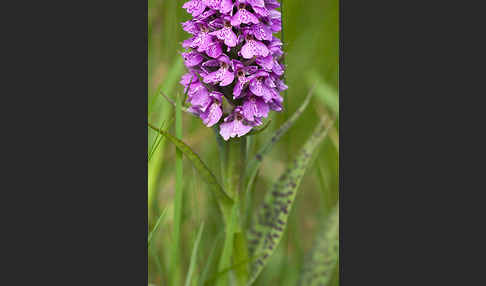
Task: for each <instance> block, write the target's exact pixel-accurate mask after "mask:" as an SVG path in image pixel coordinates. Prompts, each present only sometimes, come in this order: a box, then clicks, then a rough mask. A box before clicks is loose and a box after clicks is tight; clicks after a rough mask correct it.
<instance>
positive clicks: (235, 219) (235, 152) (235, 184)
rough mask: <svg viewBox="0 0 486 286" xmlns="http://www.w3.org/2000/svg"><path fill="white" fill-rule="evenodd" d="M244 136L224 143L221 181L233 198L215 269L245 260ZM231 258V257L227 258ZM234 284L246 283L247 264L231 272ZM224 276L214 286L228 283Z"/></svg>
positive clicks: (246, 257)
mask: <svg viewBox="0 0 486 286" xmlns="http://www.w3.org/2000/svg"><path fill="white" fill-rule="evenodd" d="M246 149H247V146H246V138H235V139H231V140H229V141H227V142H225V144H224V148H223V150H222V152H223V153H222V159H223V158H225V159H226V160H225V164H223V165H224V166H225V170H223V174H224V184H225V189H226V190H227V193H228V195H229V196H230V197H231V198H232V199H233V201H234V203H235V205H234V206H233V211H232V215H231V216H230V217H229V220H227V219H226V222H225V225H226V232H227V233H226V236H225V242H224V248H223V253H222V256H221V261H220V265H219V270H220V271H221V270H222V269H225V268H227V267H229V266H230V264H231V261H232V262H233V264H237V263H239V262H241V261H245V260H247V259H248V253H247V245H246V236H245V234H244V232H243V226H242V218H243V216H242V215H243V214H242V213H241V212H242V211H244V210H245V207H244V192H243V190H245V188H244V186H243V179H244V175H245V165H246ZM231 257H232V259H231ZM234 274H235V277H236V282H237V285H241V286H243V285H246V282H247V280H248V267H247V264H243V265H241V266H240V267H237V268H235V271H234ZM227 281H228V276H227V275H224V276H223V277H221V278H220V279H219V281H218V285H224V286H226V285H228V283H227Z"/></svg>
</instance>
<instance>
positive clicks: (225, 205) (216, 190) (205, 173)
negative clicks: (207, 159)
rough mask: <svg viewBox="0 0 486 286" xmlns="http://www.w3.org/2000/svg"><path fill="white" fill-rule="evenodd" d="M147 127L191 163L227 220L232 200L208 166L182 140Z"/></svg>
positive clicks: (150, 125) (165, 132)
mask: <svg viewBox="0 0 486 286" xmlns="http://www.w3.org/2000/svg"><path fill="white" fill-rule="evenodd" d="M148 125H149V127H150V128H152V129H153V130H155V131H157V132H160V133H161V134H162V135H163V136H165V137H166V138H167V139H169V141H171V142H172V143H173V144H174V145H175V146H176V147H177V148H178V149H179V150H181V151H182V153H184V155H185V156H186V157H187V158H188V159H189V160H190V161H191V163H192V164H193V165H194V167H195V168H196V170H197V171H198V172H199V174H200V176H201V177H202V178H203V179H204V181H206V183H207V184H208V185H209V186H210V190H211V191H212V192H213V195H214V196H215V197H216V199H217V201H218V203H219V205H220V208H221V211H222V213H223V215H224V216H225V218H227V219H229V217H230V212H231V205H232V204H233V200H232V199H231V198H230V197H229V196H228V195H227V194H226V192H225V191H224V189H223V187H221V185H220V184H219V183H218V180H217V179H216V177H215V176H214V174H213V173H212V172H211V170H210V169H209V168H208V166H207V165H206V164H205V163H204V162H203V161H202V160H201V158H200V157H199V156H198V155H197V154H196V153H195V152H194V151H192V149H191V147H189V146H188V145H187V144H186V143H184V142H183V141H182V140H179V139H177V138H175V137H174V136H172V135H171V134H170V133H168V132H167V131H165V130H160V129H157V127H155V126H153V125H152V124H150V123H148Z"/></svg>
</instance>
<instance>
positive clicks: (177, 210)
mask: <svg viewBox="0 0 486 286" xmlns="http://www.w3.org/2000/svg"><path fill="white" fill-rule="evenodd" d="M176 105H177V108H176V109H175V114H176V120H175V129H176V130H175V133H176V138H178V139H182V109H181V100H180V96H177V101H176ZM175 148H176V165H175V167H176V184H175V199H174V241H173V243H174V247H173V249H172V250H173V255H172V259H173V260H172V263H173V264H172V275H173V276H172V279H173V280H172V285H177V286H178V285H181V284H180V283H181V271H180V267H178V266H179V264H180V263H181V257H180V255H181V253H180V248H181V246H180V243H181V224H182V221H181V220H182V200H183V192H182V184H183V182H182V176H183V166H182V152H181V151H180V150H179V149H178V148H177V147H175Z"/></svg>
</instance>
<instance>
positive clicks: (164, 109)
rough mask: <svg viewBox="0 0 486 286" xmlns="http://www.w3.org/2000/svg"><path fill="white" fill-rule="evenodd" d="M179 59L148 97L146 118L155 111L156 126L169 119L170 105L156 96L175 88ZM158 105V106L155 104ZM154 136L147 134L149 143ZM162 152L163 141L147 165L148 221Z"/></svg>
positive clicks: (150, 215) (178, 73)
mask: <svg viewBox="0 0 486 286" xmlns="http://www.w3.org/2000/svg"><path fill="white" fill-rule="evenodd" d="M178 58H179V59H178V60H176V61H174V63H173V64H172V65H171V66H170V68H169V69H168V70H169V72H168V74H167V76H166V77H165V79H164V81H163V82H162V83H161V84H159V86H158V87H157V92H156V93H155V94H154V95H152V96H149V97H148V99H147V100H148V118H149V119H150V118H152V117H153V116H152V114H153V113H154V112H155V111H158V113H159V114H160V115H159V116H157V117H153V118H152V120H153V122H154V123H155V124H156V125H159V124H160V123H161V122H163V121H166V120H168V119H169V117H170V114H171V112H170V105H169V104H168V103H167V102H165V100H164V101H162V100H160V101H157V99H158V98H159V96H158V94H159V93H160V91H161V90H164V92H165V93H166V94H171V93H172V91H173V89H174V88H175V84H176V83H177V81H178V78H179V77H180V75H181V74H182V70H183V63H182V57H178ZM156 103H160V104H156ZM154 136H156V135H153V134H151V133H150V132H149V134H148V137H149V142H152V140H151V139H152V138H153V137H154ZM164 151H165V140H164V141H160V144H159V145H158V146H157V148H156V149H155V150H154V153H153V154H152V156H151V160H150V162H149V164H148V200H149V201H148V203H149V204H148V213H149V220H150V219H151V218H152V212H153V207H154V201H155V198H156V197H157V193H158V189H157V183H158V181H159V177H160V170H161V169H162V165H163V163H164Z"/></svg>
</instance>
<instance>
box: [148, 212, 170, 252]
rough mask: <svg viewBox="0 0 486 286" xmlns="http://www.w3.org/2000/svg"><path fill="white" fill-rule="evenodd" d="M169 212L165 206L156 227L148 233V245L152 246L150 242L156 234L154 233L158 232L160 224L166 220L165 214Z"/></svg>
mask: <svg viewBox="0 0 486 286" xmlns="http://www.w3.org/2000/svg"><path fill="white" fill-rule="evenodd" d="M166 213H167V208H165V209H164V210H163V211H162V213H161V214H160V216H159V218H158V219H157V222H156V223H155V226H154V228H153V229H152V231H151V232H150V233H149V235H148V239H147V244H148V246H149V247H150V243H151V242H152V238H153V236H154V234H155V233H156V232H157V230H158V229H159V225H160V223H161V222H162V221H163V220H164V218H165V214H166Z"/></svg>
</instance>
